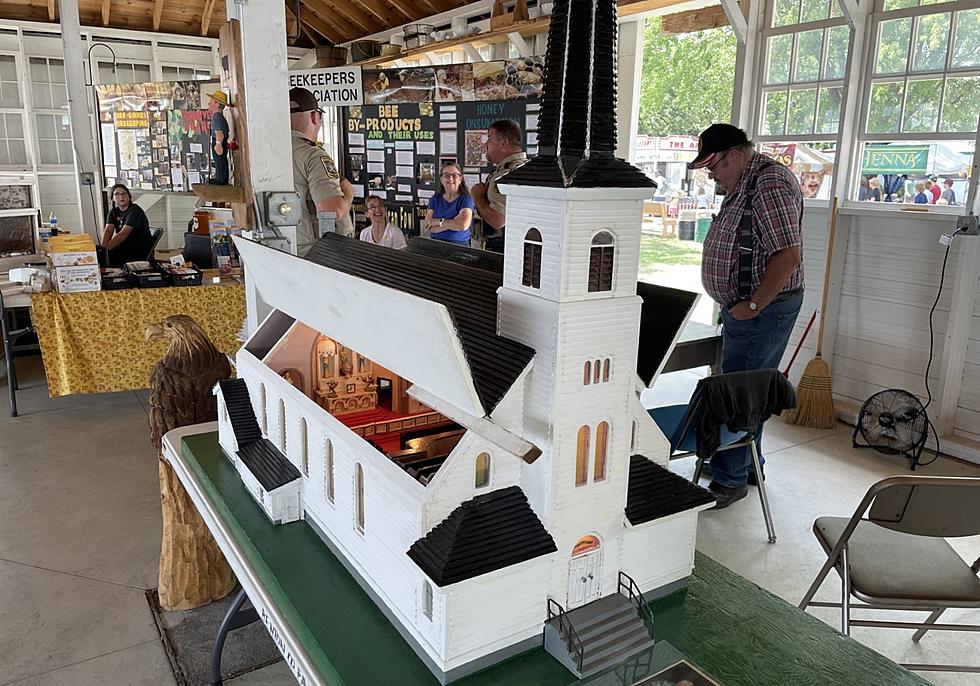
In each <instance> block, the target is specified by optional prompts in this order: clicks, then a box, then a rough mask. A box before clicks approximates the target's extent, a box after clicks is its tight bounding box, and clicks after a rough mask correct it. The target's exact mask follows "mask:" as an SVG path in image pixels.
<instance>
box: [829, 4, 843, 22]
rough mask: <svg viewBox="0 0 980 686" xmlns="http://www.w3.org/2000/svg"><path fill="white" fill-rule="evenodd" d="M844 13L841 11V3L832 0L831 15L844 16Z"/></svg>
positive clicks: (832, 16)
mask: <svg viewBox="0 0 980 686" xmlns="http://www.w3.org/2000/svg"><path fill="white" fill-rule="evenodd" d="M842 16H844V13H843V12H841V9H840V3H839V2H838V1H837V0H830V17H831V18H834V17H842Z"/></svg>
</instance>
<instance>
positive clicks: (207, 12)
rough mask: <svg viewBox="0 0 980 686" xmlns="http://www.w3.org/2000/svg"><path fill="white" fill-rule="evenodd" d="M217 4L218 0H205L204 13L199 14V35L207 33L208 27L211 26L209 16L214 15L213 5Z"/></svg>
mask: <svg viewBox="0 0 980 686" xmlns="http://www.w3.org/2000/svg"><path fill="white" fill-rule="evenodd" d="M217 4H218V0H207V2H206V3H205V5H204V13H203V14H202V15H201V35H202V36H206V35H208V29H210V28H211V17H212V16H214V7H215V5H217Z"/></svg>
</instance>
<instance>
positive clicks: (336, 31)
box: [287, 0, 348, 45]
mask: <svg viewBox="0 0 980 686" xmlns="http://www.w3.org/2000/svg"><path fill="white" fill-rule="evenodd" d="M290 2H291V0H287V4H290ZM301 12H302V14H303V23H304V24H306V25H307V26H309V27H310V28H311V29H313V30H314V31H316V32H317V33H319V34H320V35H322V36H324V37H325V38H326V39H327V40H328V41H330V43H331V45H336V44H337V43H343V42H344V41H345V40H348V34H347V32H346V30H345V29H344V27H342V26H339V25H338V24H337V21H336V18H335V17H327V16H322V15H320V14H319V13H318V12H316V11H314V9H313V8H312V7H311V6H310V5H309V4H307V3H305V2H304V3H303V7H302V9H301Z"/></svg>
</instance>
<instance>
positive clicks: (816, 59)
mask: <svg viewBox="0 0 980 686" xmlns="http://www.w3.org/2000/svg"><path fill="white" fill-rule="evenodd" d="M796 41H797V42H796V69H795V70H794V72H793V80H794V81H816V80H817V79H819V78H820V53H821V50H822V49H823V30H822V29H817V30H815V31H804V32H803V33H799V34H797V37H796Z"/></svg>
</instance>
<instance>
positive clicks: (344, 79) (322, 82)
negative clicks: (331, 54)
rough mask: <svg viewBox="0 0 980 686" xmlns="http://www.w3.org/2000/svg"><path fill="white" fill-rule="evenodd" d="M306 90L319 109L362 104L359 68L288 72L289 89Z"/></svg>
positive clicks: (362, 92)
mask: <svg viewBox="0 0 980 686" xmlns="http://www.w3.org/2000/svg"><path fill="white" fill-rule="evenodd" d="M296 86H299V87H300V88H306V89H307V90H309V91H310V92H312V93H313V95H315V96H316V99H317V101H318V102H319V103H320V107H327V106H329V107H339V106H341V105H360V104H362V103H363V102H364V90H363V88H362V87H361V68H360V67H359V66H346V67H329V68H324V69H304V70H302V71H291V72H289V87H290V88H295V87H296Z"/></svg>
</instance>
